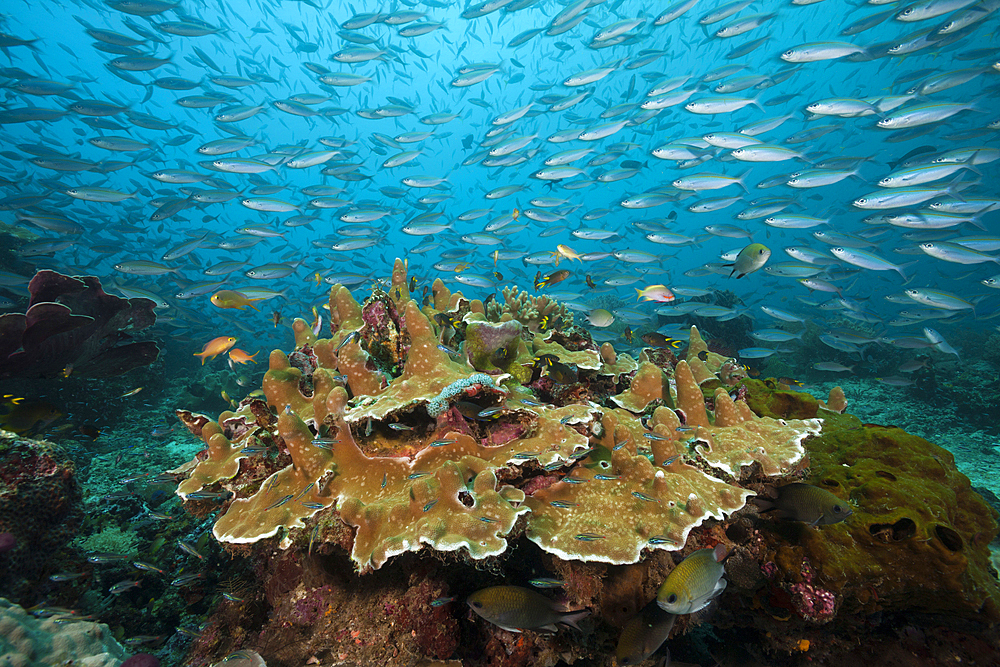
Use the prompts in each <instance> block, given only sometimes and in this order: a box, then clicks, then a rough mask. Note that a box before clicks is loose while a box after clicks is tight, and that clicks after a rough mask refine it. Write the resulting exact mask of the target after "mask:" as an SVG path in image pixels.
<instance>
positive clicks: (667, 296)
mask: <svg viewBox="0 0 1000 667" xmlns="http://www.w3.org/2000/svg"><path fill="white" fill-rule="evenodd" d="M635 291H636V293H637V294H636V300H638V299H642V300H643V301H659V302H660V303H670V302H671V301H673V300H674V293H673V292H671V291H670V288H669V287H667V286H666V285H650V286H649V287H647V288H646V289H636V290H635Z"/></svg>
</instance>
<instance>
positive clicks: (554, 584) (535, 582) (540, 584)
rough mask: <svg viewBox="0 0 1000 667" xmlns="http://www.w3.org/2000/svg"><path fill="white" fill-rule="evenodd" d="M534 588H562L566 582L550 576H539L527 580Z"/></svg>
mask: <svg viewBox="0 0 1000 667" xmlns="http://www.w3.org/2000/svg"><path fill="white" fill-rule="evenodd" d="M528 583H529V584H531V585H532V586H534V587H535V588H562V587H563V586H565V585H566V582H565V581H563V580H562V579H553V578H551V577H540V578H538V579H532V580H531V581H529V582H528Z"/></svg>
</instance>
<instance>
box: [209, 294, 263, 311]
mask: <svg viewBox="0 0 1000 667" xmlns="http://www.w3.org/2000/svg"><path fill="white" fill-rule="evenodd" d="M211 301H212V305H213V306H217V307H219V308H235V309H236V310H243V309H244V308H246V307H247V306H249V307H250V308H253V309H254V310H257V307H256V306H254V305H253V302H254V301H261V299H251V298H249V297H247V295H246V294H244V293H243V292H237V291H236V290H231V289H224V290H220V291H218V292H216V293H215V294H213V295H212V298H211ZM257 312H260V311H259V310H258V311H257Z"/></svg>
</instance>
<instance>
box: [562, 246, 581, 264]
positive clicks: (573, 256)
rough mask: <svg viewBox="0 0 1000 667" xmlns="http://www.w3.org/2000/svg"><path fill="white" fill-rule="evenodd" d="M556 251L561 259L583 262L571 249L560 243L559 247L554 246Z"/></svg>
mask: <svg viewBox="0 0 1000 667" xmlns="http://www.w3.org/2000/svg"><path fill="white" fill-rule="evenodd" d="M556 251H557V252H558V253H559V254H560V255H562V256H563V257H565V258H566V259H568V260H570V261H572V260H574V259H575V260H576V261H578V262H582V261H583V260H582V259H580V256H579V255H578V254H576V253H575V252H574V251H573V249H572V248H570V247H569V246H568V245H563V244H562V243H560V244H559V245H557V246H556Z"/></svg>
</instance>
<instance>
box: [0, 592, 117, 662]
mask: <svg viewBox="0 0 1000 667" xmlns="http://www.w3.org/2000/svg"><path fill="white" fill-rule="evenodd" d="M124 659H125V649H123V648H122V647H121V645H120V644H119V643H118V642H117V641H115V638H114V637H113V636H112V634H111V631H110V630H109V629H108V626H107V625H104V624H103V623H90V622H88V621H75V622H72V623H66V622H65V619H63V618H58V617H52V618H48V619H44V620H43V619H37V618H34V617H33V616H30V615H29V614H28V613H27V612H26V611H24V609H22V608H21V607H20V606H18V605H16V604H14V603H12V602H9V601H8V600H5V599H4V598H0V664H3V665H5V666H7V665H9V666H10V667H53V665H80V666H81V667H119V666H120V665H121V664H122V661H123V660H124Z"/></svg>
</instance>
